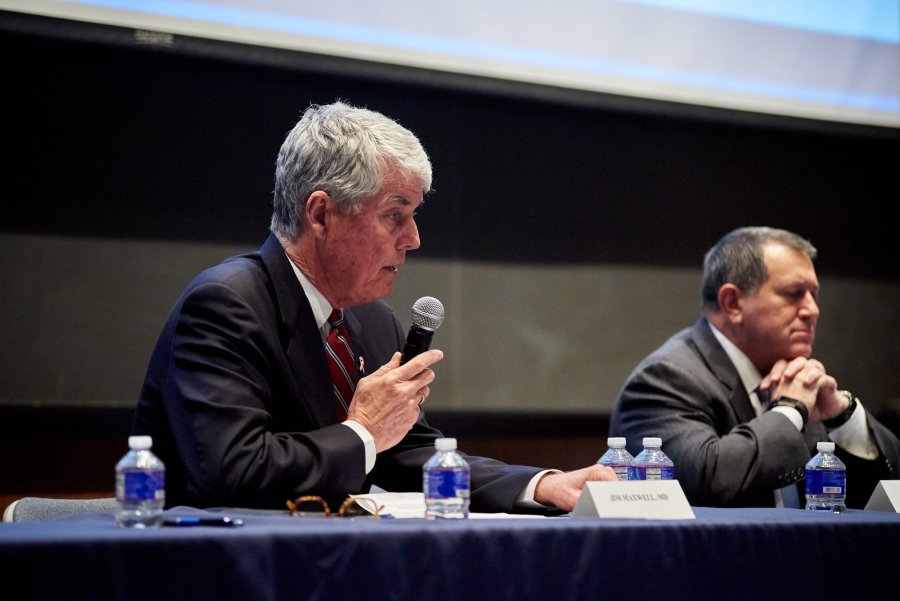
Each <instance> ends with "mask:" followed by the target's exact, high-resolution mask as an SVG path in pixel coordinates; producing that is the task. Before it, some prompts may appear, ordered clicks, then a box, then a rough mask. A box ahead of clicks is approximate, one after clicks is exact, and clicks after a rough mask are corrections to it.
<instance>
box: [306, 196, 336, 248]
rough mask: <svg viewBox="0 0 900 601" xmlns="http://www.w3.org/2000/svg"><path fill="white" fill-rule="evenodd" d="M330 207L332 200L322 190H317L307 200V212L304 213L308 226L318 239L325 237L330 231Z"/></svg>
mask: <svg viewBox="0 0 900 601" xmlns="http://www.w3.org/2000/svg"><path fill="white" fill-rule="evenodd" d="M330 207H331V199H330V198H329V197H328V193H327V192H323V191H322V190H316V191H315V192H313V193H312V194H310V195H309V198H308V199H307V200H306V211H304V217H305V219H306V225H307V227H309V230H310V231H311V232H313V233H314V234H315V235H316V237H320V236H322V235H324V234H325V231H326V230H327V229H328V210H329V208H330Z"/></svg>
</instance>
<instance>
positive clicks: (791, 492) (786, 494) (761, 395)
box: [756, 386, 803, 508]
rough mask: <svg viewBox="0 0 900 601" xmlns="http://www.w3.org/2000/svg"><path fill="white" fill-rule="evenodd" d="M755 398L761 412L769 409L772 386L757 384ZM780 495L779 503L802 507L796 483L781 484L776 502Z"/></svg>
mask: <svg viewBox="0 0 900 601" xmlns="http://www.w3.org/2000/svg"><path fill="white" fill-rule="evenodd" d="M756 398H758V399H759V404H760V406H761V407H762V410H763V413H765V412H766V411H768V410H769V405H771V403H772V388H771V387H770V388H769V389H768V390H760V388H759V386H757V387H756ZM779 496H780V497H781V504H782V505H783V506H784V507H792V508H802V507H803V505H802V504H801V503H800V493H799V491H798V490H797V483H793V484H788V485H786V486H782V487H781V488H779V489H778V490H777V491H776V494H775V503H776V505H777V504H778V497H779Z"/></svg>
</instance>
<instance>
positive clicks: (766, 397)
mask: <svg viewBox="0 0 900 601" xmlns="http://www.w3.org/2000/svg"><path fill="white" fill-rule="evenodd" d="M771 397H772V389H771V388H769V389H768V390H762V389H760V387H759V386H757V387H756V398H757V399H759V405H760V407H762V410H763V413H765V412H766V411H767V410H768V409H769V403H770V402H771V400H772V398H771Z"/></svg>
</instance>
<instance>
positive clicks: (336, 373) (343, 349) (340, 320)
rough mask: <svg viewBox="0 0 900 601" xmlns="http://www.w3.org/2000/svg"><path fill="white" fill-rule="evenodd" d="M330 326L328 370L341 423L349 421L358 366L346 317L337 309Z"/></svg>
mask: <svg viewBox="0 0 900 601" xmlns="http://www.w3.org/2000/svg"><path fill="white" fill-rule="evenodd" d="M328 324H329V325H330V326H331V330H330V331H329V332H328V338H327V339H326V344H325V351H326V354H327V355H328V368H329V370H330V372H331V383H332V387H333V388H334V395H335V398H336V400H337V408H338V417H339V418H340V421H344V420H345V419H347V407H349V406H350V401H351V400H352V399H353V391H354V390H356V377H357V374H356V364H355V363H354V360H353V347H352V346H351V345H350V336H349V335H348V334H347V328H345V327H344V317H343V314H342V313H341V311H340V310H338V309H335V310H334V311H332V312H331V315H329V316H328Z"/></svg>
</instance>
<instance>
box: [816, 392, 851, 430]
mask: <svg viewBox="0 0 900 601" xmlns="http://www.w3.org/2000/svg"><path fill="white" fill-rule="evenodd" d="M838 394H842V395H844V396H845V397H847V399H849V400H850V404H849V405H847V408H846V409H844V410H843V411H842V412H840V413H838V414H837V415H835V416H834V417H832V418H831V419H826V420H823V421H822V423H823V424H825V428H827V429H828V430H834V429H835V428H839V427H841V426H843V425H844V424H846V423H847V422H848V421H850V418H851V417H853V412H854V411H856V403H857V399H856V397H855V396H853V393H851V392H850V391H849V390H838Z"/></svg>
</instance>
